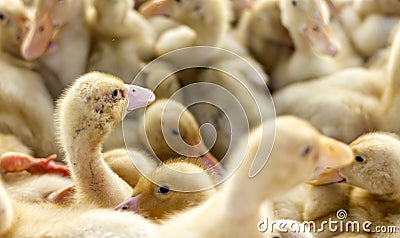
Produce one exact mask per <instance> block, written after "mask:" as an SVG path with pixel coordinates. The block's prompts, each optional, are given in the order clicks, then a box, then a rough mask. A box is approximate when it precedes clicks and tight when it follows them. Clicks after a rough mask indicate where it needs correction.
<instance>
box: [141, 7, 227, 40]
mask: <svg viewBox="0 0 400 238" xmlns="http://www.w3.org/2000/svg"><path fill="white" fill-rule="evenodd" d="M225 4H226V2H224V0H217V1H212V2H209V1H171V0H165V1H148V2H146V3H145V4H143V5H142V6H141V7H140V9H141V13H142V14H143V15H145V16H153V15H167V16H170V17H172V18H173V19H175V20H176V21H178V22H180V23H182V24H185V25H187V26H189V27H190V28H192V29H193V30H194V31H195V32H196V38H195V41H194V42H193V43H192V44H191V45H203V46H219V44H220V42H221V40H222V37H223V35H224V34H225V33H226V31H227V30H228V22H227V21H226V19H228V17H229V11H228V8H227V7H226V5H225Z"/></svg>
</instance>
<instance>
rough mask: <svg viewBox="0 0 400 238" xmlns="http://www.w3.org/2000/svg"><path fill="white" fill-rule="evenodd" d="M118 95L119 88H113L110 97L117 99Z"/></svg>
mask: <svg viewBox="0 0 400 238" xmlns="http://www.w3.org/2000/svg"><path fill="white" fill-rule="evenodd" d="M118 96H119V90H118V89H115V90H114V92H113V93H112V94H111V97H112V98H113V99H118Z"/></svg>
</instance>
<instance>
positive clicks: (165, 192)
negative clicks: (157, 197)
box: [157, 185, 170, 195]
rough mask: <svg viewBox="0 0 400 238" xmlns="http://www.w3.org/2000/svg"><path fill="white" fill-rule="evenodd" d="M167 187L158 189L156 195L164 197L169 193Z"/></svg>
mask: <svg viewBox="0 0 400 238" xmlns="http://www.w3.org/2000/svg"><path fill="white" fill-rule="evenodd" d="M169 191H170V190H169V187H168V186H167V185H164V186H161V187H159V188H158V190H157V193H159V194H162V195H166V194H168V193H169Z"/></svg>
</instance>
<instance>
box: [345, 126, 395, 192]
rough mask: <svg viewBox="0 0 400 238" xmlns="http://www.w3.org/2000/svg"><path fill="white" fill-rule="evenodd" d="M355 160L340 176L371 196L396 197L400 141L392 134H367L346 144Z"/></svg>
mask: <svg viewBox="0 0 400 238" xmlns="http://www.w3.org/2000/svg"><path fill="white" fill-rule="evenodd" d="M350 146H351V148H352V150H353V152H354V155H355V159H354V161H353V163H352V164H350V165H349V166H346V167H344V168H342V169H340V172H339V173H340V176H342V178H344V180H345V181H346V182H347V183H349V184H351V185H354V186H357V187H360V188H363V189H365V190H367V191H369V192H370V193H372V194H377V195H389V196H397V197H399V196H400V175H399V172H398V171H399V169H400V150H399V149H398V148H400V140H399V137H398V136H397V135H395V134H390V133H370V134H366V135H363V136H361V137H359V138H358V139H356V140H355V141H354V142H352V143H351V144H350Z"/></svg>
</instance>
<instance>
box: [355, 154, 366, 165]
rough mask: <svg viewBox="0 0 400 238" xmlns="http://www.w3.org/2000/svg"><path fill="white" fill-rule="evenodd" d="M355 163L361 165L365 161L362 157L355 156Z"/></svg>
mask: <svg viewBox="0 0 400 238" xmlns="http://www.w3.org/2000/svg"><path fill="white" fill-rule="evenodd" d="M356 161H357V162H359V163H362V162H364V161H365V159H364V158H363V157H362V156H360V155H357V156H356Z"/></svg>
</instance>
